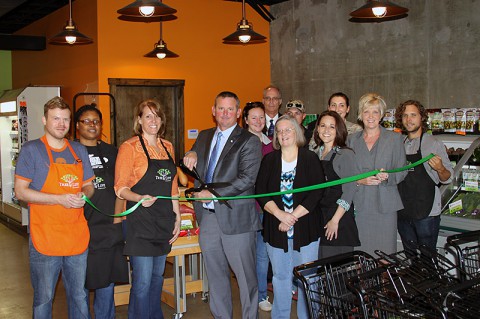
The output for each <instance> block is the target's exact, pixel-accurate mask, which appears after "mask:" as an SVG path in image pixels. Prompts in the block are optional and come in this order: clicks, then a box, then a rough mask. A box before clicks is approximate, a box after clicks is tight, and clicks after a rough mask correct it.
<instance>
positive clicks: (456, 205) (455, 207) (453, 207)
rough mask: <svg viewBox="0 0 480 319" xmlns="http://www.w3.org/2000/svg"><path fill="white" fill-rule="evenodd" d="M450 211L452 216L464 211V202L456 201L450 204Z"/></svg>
mask: <svg viewBox="0 0 480 319" xmlns="http://www.w3.org/2000/svg"><path fill="white" fill-rule="evenodd" d="M448 209H449V211H450V214H455V213H456V212H459V211H461V210H462V209H463V205H462V200H461V199H459V200H457V201H454V202H453V203H450V204H449V205H448Z"/></svg>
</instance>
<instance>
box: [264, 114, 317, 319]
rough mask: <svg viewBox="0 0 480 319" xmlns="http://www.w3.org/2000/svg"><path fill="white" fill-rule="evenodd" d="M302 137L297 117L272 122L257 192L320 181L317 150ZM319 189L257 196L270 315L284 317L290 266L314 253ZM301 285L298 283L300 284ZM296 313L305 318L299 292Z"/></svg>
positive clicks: (289, 298)
mask: <svg viewBox="0 0 480 319" xmlns="http://www.w3.org/2000/svg"><path fill="white" fill-rule="evenodd" d="M304 145H305V137H304V136H303V131H302V129H301V127H300V125H299V124H298V123H297V121H296V120H295V119H294V118H293V117H291V116H289V115H283V116H282V117H280V118H279V119H278V121H277V123H276V124H275V133H274V136H273V148H274V149H276V151H274V152H272V153H270V154H267V155H265V157H264V158H263V161H262V165H261V167H260V171H259V173H258V177H257V182H256V192H257V193H258V194H266V193H272V192H278V191H288V190H292V189H297V188H300V187H305V186H310V185H315V184H319V183H322V182H324V181H325V175H324V174H323V169H322V165H321V164H320V160H319V158H318V156H317V155H316V154H315V153H313V152H311V151H309V150H308V149H306V148H303V146H304ZM322 195H323V190H314V191H308V192H300V193H288V194H284V195H279V196H268V197H262V198H258V203H259V204H260V207H262V209H263V210H264V212H265V213H264V217H263V239H264V241H265V242H266V243H267V252H268V256H269V257H270V261H271V263H272V271H273V278H272V284H273V294H274V300H273V307H272V318H275V319H282V318H285V319H289V318H290V311H291V304H292V293H291V288H292V280H293V267H295V266H297V265H300V264H303V263H306V262H309V261H314V260H316V259H317V257H318V245H319V237H320V234H321V227H322V226H321V213H320V209H319V205H318V201H319V200H320V199H321V198H322ZM301 286H302V285H299V290H301V289H302V288H301ZM297 315H298V318H308V310H307V303H306V300H305V294H304V293H303V292H301V291H299V293H298V303H297Z"/></svg>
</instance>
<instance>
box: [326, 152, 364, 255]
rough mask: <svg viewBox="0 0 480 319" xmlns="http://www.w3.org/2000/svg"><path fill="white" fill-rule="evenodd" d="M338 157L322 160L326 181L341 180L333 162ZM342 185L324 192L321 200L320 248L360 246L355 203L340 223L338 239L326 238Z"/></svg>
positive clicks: (341, 192) (333, 156)
mask: <svg viewBox="0 0 480 319" xmlns="http://www.w3.org/2000/svg"><path fill="white" fill-rule="evenodd" d="M336 155H337V153H336V152H334V153H333V155H332V157H331V158H330V160H329V161H326V160H321V161H320V162H321V163H322V168H323V173H324V174H325V181H326V182H330V181H335V180H338V179H340V177H339V176H338V174H337V173H335V170H334V169H333V160H334V159H335V156H336ZM342 194H343V191H342V185H336V186H331V187H327V188H325V190H324V193H323V197H322V199H321V200H320V207H321V210H322V227H321V240H320V246H352V247H353V246H360V239H359V237H358V229H357V224H356V223H355V215H354V208H353V203H352V205H350V209H349V210H348V211H346V212H345V214H344V215H343V217H342V218H341V219H340V222H339V223H338V233H337V235H338V237H337V239H332V240H327V238H326V237H325V229H324V228H323V227H324V226H325V225H326V224H327V223H328V222H329V221H330V219H332V217H333V216H334V215H335V212H336V211H337V207H338V204H337V200H338V199H339V198H341V197H342Z"/></svg>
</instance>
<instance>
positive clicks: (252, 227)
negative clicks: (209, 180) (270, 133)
mask: <svg viewBox="0 0 480 319" xmlns="http://www.w3.org/2000/svg"><path fill="white" fill-rule="evenodd" d="M215 130H216V128H211V129H208V130H204V131H201V132H200V134H199V135H198V138H197V140H196V141H195V144H194V145H193V147H192V151H194V152H196V153H197V165H196V168H197V171H198V174H199V175H200V177H201V178H202V179H203V180H205V175H206V171H207V166H208V156H209V154H210V145H211V143H212V139H213V136H214V134H215ZM261 160H262V144H261V142H260V139H259V138H258V137H257V136H255V135H253V134H251V133H250V132H248V131H247V130H245V129H243V128H241V127H240V126H238V125H237V126H236V127H235V128H234V129H233V131H232V134H231V135H230V136H229V138H228V140H227V143H226V144H225V147H224V148H223V150H222V153H221V154H220V157H219V158H218V161H217V166H216V167H215V171H214V173H213V182H228V183H231V186H228V187H225V188H219V189H217V192H218V193H219V194H220V195H222V196H241V195H252V194H254V193H255V180H256V178H257V173H258V170H259V168H260V162H261ZM195 186H198V182H197V181H196V182H195ZM229 203H230V205H231V206H232V208H231V209H230V208H228V207H227V206H226V205H223V204H220V203H218V202H215V214H216V217H217V220H218V223H219V225H220V228H221V229H222V231H223V233H225V234H228V235H232V234H240V233H246V232H251V231H257V230H259V229H261V223H260V218H259V215H258V213H257V212H256V209H255V200H254V199H237V200H230V201H229ZM194 207H195V213H196V214H197V219H198V222H199V224H200V227H202V213H203V212H204V209H203V203H202V202H199V201H195V202H194Z"/></svg>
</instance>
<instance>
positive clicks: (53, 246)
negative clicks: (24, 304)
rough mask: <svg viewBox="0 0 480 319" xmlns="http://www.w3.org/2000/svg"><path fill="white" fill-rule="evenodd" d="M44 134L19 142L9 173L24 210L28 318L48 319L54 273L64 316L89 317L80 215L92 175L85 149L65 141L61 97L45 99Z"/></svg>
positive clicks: (66, 111)
mask: <svg viewBox="0 0 480 319" xmlns="http://www.w3.org/2000/svg"><path fill="white" fill-rule="evenodd" d="M42 121H43V124H44V126H45V135H44V136H43V137H42V138H40V139H37V140H33V141H29V142H27V143H25V144H24V145H23V146H22V148H21V152H20V155H19V157H18V161H17V166H16V170H15V194H16V196H17V198H18V199H20V200H22V201H25V202H27V203H28V206H29V225H30V240H29V246H30V247H29V256H30V276H31V282H32V286H33V290H34V296H33V318H51V317H52V302H53V298H54V293H55V286H56V284H57V281H58V276H59V273H60V271H62V279H63V285H64V287H65V290H66V294H67V304H68V318H70V319H73V318H75V319H76V318H89V314H88V306H87V295H86V292H85V290H84V284H85V276H86V266H87V264H86V263H87V248H88V242H89V239H90V234H89V231H88V226H87V222H86V220H85V217H84V214H83V206H84V205H85V201H84V200H83V198H82V196H83V195H86V196H87V197H91V196H92V195H93V192H94V188H93V183H92V180H93V178H94V177H95V176H94V174H93V170H92V168H91V166H90V161H89V159H88V154H87V150H86V148H85V147H84V146H83V145H81V144H80V143H77V142H69V141H68V140H67V139H65V135H66V134H67V133H68V131H69V128H70V121H71V111H70V108H69V106H68V105H67V104H66V103H65V101H64V100H63V99H62V98H61V97H55V98H53V99H51V100H50V101H48V102H47V103H46V104H45V107H44V116H43V118H42Z"/></svg>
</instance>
